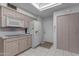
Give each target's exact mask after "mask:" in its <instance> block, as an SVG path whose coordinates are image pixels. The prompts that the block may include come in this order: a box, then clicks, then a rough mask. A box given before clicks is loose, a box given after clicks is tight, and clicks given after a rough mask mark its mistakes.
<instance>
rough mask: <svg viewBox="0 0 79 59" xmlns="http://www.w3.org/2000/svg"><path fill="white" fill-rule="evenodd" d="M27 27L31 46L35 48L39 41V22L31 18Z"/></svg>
mask: <svg viewBox="0 0 79 59" xmlns="http://www.w3.org/2000/svg"><path fill="white" fill-rule="evenodd" d="M29 27H30V28H29V32H30V34H32V48H35V47H37V46H38V45H39V44H40V43H41V23H40V22H39V21H37V20H33V21H32V22H31V24H30V26H29Z"/></svg>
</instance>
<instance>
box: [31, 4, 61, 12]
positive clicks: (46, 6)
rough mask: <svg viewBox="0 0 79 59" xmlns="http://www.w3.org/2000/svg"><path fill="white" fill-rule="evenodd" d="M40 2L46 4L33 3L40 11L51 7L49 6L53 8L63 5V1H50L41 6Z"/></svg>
mask: <svg viewBox="0 0 79 59" xmlns="http://www.w3.org/2000/svg"><path fill="white" fill-rule="evenodd" d="M40 4H44V3H39V4H37V3H32V5H33V6H34V7H36V8H37V9H38V10H40V11H43V10H46V9H49V8H52V7H55V6H58V5H61V4H62V3H48V4H46V5H44V6H41V7H40V6H39V5H40Z"/></svg>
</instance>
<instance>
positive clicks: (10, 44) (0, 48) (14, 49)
mask: <svg viewBox="0 0 79 59" xmlns="http://www.w3.org/2000/svg"><path fill="white" fill-rule="evenodd" d="M31 40H32V39H31V36H30V35H29V36H26V37H19V38H12V39H0V42H2V43H0V55H4V56H14V55H17V54H19V53H20V52H22V51H24V50H26V49H28V48H30V47H31V44H32V41H31Z"/></svg>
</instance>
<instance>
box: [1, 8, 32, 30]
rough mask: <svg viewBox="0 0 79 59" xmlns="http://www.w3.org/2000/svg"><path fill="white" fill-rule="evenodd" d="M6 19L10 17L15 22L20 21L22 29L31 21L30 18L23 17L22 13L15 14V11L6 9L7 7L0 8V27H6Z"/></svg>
mask: <svg viewBox="0 0 79 59" xmlns="http://www.w3.org/2000/svg"><path fill="white" fill-rule="evenodd" d="M7 17H12V18H14V19H15V20H21V21H22V23H23V22H24V24H21V25H23V26H22V27H24V28H27V27H29V24H30V21H31V20H32V18H31V17H29V16H27V15H24V14H22V13H19V12H17V11H16V10H13V9H10V8H7V7H0V27H6V26H7V25H6V20H7Z"/></svg>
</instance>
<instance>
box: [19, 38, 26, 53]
mask: <svg viewBox="0 0 79 59" xmlns="http://www.w3.org/2000/svg"><path fill="white" fill-rule="evenodd" d="M26 49H27V41H26V38H22V39H19V52H22V51H24V50H26Z"/></svg>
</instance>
